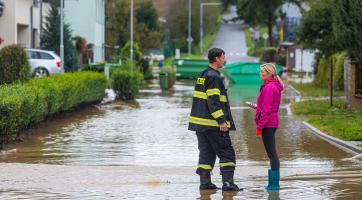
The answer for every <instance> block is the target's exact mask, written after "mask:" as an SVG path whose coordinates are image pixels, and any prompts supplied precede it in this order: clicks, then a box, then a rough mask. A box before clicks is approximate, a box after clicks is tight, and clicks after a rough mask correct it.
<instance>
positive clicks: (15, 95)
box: [0, 72, 106, 140]
mask: <svg viewBox="0 0 362 200" xmlns="http://www.w3.org/2000/svg"><path fill="white" fill-rule="evenodd" d="M105 88H106V78H105V76H104V75H103V74H100V73H94V72H77V73H69V74H62V75H56V76H51V77H45V78H42V79H33V80H31V81H29V82H28V83H26V84H12V85H3V86H0V113H1V115H0V130H1V134H3V135H6V138H7V139H8V140H11V139H12V138H14V137H15V136H17V134H18V133H19V131H20V130H21V129H24V128H26V127H27V126H29V125H30V124H32V123H37V122H40V121H43V120H44V119H45V118H46V117H47V116H51V115H53V114H56V113H59V112H61V111H67V110H69V109H71V108H73V107H75V106H78V105H80V104H84V103H93V102H97V101H100V100H102V99H103V97H104V91H105Z"/></svg>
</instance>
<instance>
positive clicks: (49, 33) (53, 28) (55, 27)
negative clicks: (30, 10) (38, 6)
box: [40, 0, 78, 71]
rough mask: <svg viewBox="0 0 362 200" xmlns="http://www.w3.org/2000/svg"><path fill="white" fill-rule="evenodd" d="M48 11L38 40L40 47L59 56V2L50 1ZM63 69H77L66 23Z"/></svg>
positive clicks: (74, 50) (76, 60) (75, 57)
mask: <svg viewBox="0 0 362 200" xmlns="http://www.w3.org/2000/svg"><path fill="white" fill-rule="evenodd" d="M49 3H50V10H49V13H48V16H47V17H46V22H45V29H44V33H43V34H42V37H41V38H40V46H41V48H42V49H47V50H50V51H54V52H56V53H57V54H58V55H60V10H59V1H56V0H51V1H49ZM64 68H65V71H74V70H76V69H77V68H78V59H77V53H76V49H75V46H74V44H73V38H72V31H71V29H70V26H69V24H68V23H64Z"/></svg>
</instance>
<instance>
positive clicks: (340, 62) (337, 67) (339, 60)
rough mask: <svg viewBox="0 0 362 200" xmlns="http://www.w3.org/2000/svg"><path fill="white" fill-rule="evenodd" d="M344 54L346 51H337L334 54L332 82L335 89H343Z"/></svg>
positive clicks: (345, 54)
mask: <svg viewBox="0 0 362 200" xmlns="http://www.w3.org/2000/svg"><path fill="white" fill-rule="evenodd" d="M346 56H347V53H346V52H342V53H339V54H337V55H336V56H335V57H336V59H335V64H334V74H333V82H334V86H335V89H337V90H343V89H344V59H345V58H346Z"/></svg>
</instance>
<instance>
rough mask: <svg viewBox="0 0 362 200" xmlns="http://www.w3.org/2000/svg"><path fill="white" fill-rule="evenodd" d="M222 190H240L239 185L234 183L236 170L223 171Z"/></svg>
mask: <svg viewBox="0 0 362 200" xmlns="http://www.w3.org/2000/svg"><path fill="white" fill-rule="evenodd" d="M221 175H222V183H223V185H222V191H240V189H239V187H238V186H237V185H235V183H234V171H224V172H222V174H221Z"/></svg>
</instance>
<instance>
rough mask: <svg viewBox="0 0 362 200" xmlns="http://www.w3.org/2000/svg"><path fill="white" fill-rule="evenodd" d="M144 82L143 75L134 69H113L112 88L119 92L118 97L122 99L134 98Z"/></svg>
mask: <svg viewBox="0 0 362 200" xmlns="http://www.w3.org/2000/svg"><path fill="white" fill-rule="evenodd" d="M142 82H143V75H142V74H141V73H140V72H138V70H134V71H133V72H132V71H130V70H127V69H117V70H114V71H112V88H113V90H114V91H115V92H116V94H117V98H119V99H122V100H132V99H134V98H135V96H136V95H137V94H138V91H139V88H140V86H141V84H142Z"/></svg>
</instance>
